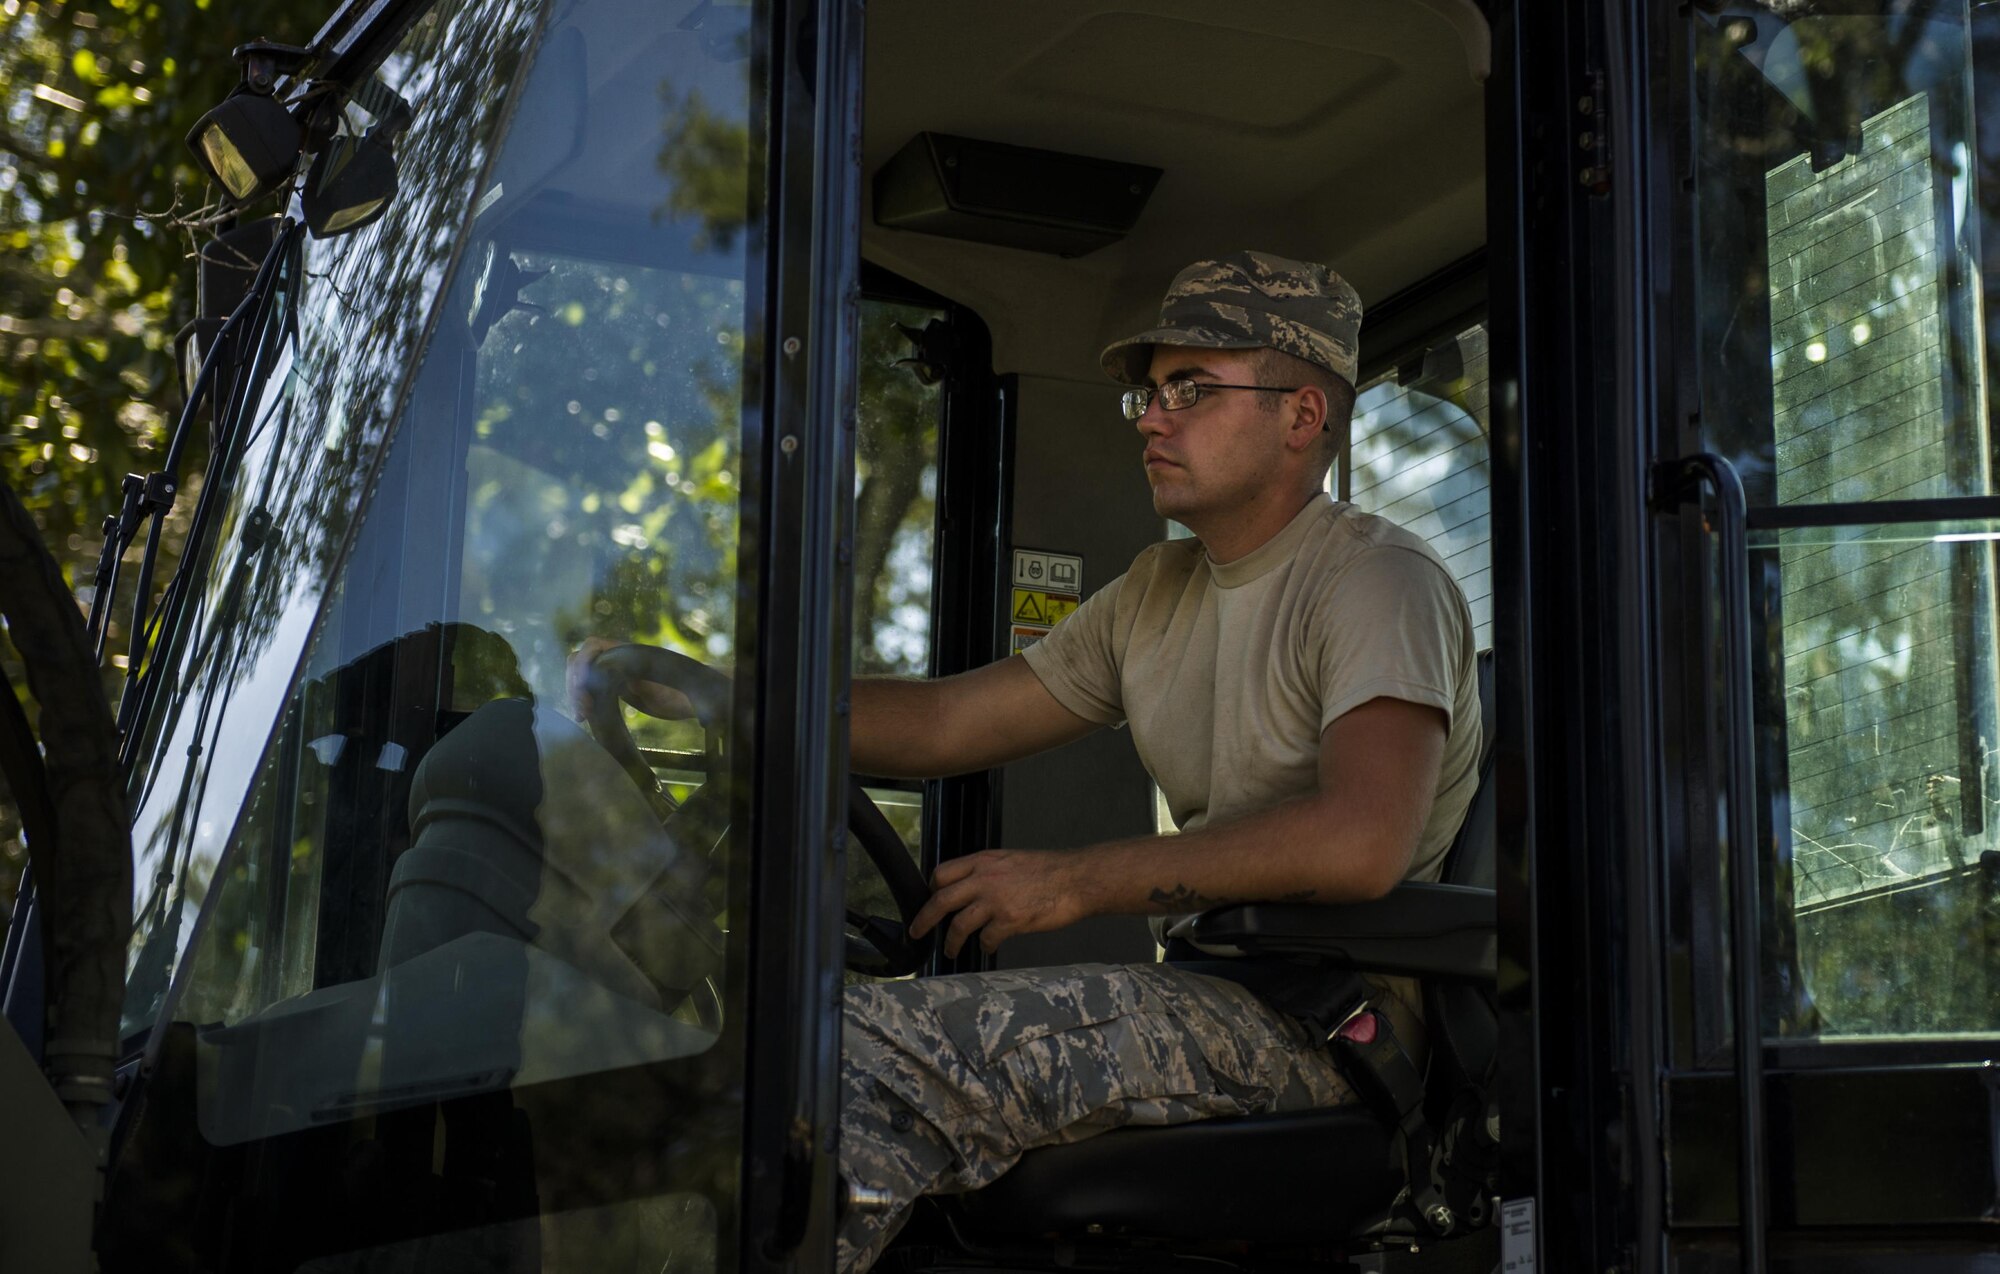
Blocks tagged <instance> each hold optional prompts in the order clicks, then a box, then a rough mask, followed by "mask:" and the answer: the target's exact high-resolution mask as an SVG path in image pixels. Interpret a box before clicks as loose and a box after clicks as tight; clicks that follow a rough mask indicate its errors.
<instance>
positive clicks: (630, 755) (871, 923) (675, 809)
mask: <svg viewBox="0 0 2000 1274" xmlns="http://www.w3.org/2000/svg"><path fill="white" fill-rule="evenodd" d="M635 681H652V682H657V683H658V684H660V685H663V686H665V687H667V688H668V689H670V690H677V691H679V692H680V693H681V694H682V695H683V696H684V697H685V698H686V699H687V701H688V702H689V703H690V704H692V705H693V706H694V712H695V718H696V719H697V720H699V721H700V722H701V725H702V730H703V735H704V745H703V749H702V766H703V769H704V770H705V771H706V773H707V775H708V780H709V781H708V782H705V783H703V784H702V788H701V791H700V792H698V793H696V795H695V796H694V797H693V798H691V799H690V800H689V801H688V803H687V805H685V806H676V805H675V804H674V803H673V801H672V800H671V799H670V798H669V797H668V796H667V794H666V792H665V791H664V790H663V789H662V788H661V786H660V781H659V777H658V776H657V775H656V774H654V772H653V767H652V766H650V765H648V764H647V763H646V758H645V757H644V756H642V755H640V753H639V746H638V744H636V743H634V742H633V741H632V732H631V730H629V729H628V728H626V725H625V714H624V712H623V710H622V709H621V708H620V707H619V701H620V698H621V696H622V692H623V691H624V689H625V688H626V687H627V686H629V685H631V684H632V683H633V682H635ZM584 687H585V689H586V690H587V691H588V692H589V694H590V711H589V712H588V713H587V714H586V718H585V719H586V722H587V724H588V725H589V726H590V732H591V734H592V735H594V736H595V737H596V739H597V741H598V743H599V744H600V745H602V746H603V748H604V750H605V751H607V752H609V753H610V754H611V756H612V758H613V759H615V760H616V761H617V762H618V764H619V765H621V766H623V767H624V769H625V772H626V773H627V774H629V775H631V776H632V781H633V782H634V783H636V784H637V785H638V787H639V790H640V791H641V792H643V793H645V794H646V799H647V800H649V801H651V802H652V803H653V808H654V809H655V810H656V811H658V812H659V814H660V816H661V822H662V823H663V824H664V825H666V826H668V827H669V828H671V827H672V826H673V825H674V824H675V822H676V821H678V820H681V819H685V818H689V817H692V816H693V814H694V811H695V807H696V804H697V802H701V801H702V796H703V794H706V793H719V792H721V791H722V787H723V785H722V784H720V783H718V782H716V781H715V780H716V779H718V778H720V777H722V776H723V775H724V774H726V773H727V761H726V759H725V757H724V755H723V743H722V727H723V725H724V724H725V723H726V722H727V720H728V718H729V700H730V690H731V686H730V679H729V677H728V675H727V674H725V673H722V672H719V671H717V670H716V669H714V668H710V667H709V666H708V665H706V664H704V663H701V662H699V661H697V660H694V659H690V658H688V657H687V656H686V655H683V654H680V653H679V652H677V651H672V650H663V649H661V648H660V647H658V646H640V645H625V646H614V647H612V648H611V649H609V650H607V651H604V652H603V653H602V654H600V655H598V656H597V657H596V658H595V659H594V660H592V661H591V666H590V670H589V672H588V674H587V675H586V677H585V679H584ZM715 800H716V798H714V797H711V798H710V801H708V802H703V805H704V807H705V808H707V809H708V814H709V816H710V817H719V818H720V819H721V820H722V823H723V824H726V820H727V811H726V810H723V811H717V810H714V809H713V808H712V805H713V803H714V802H715ZM718 830H719V828H718ZM847 830H848V834H849V835H850V836H851V837H852V838H853V839H854V840H855V841H858V842H859V843H860V845H861V848H862V850H863V852H865V853H866V854H867V855H868V860H869V862H871V863H873V864H874V866H875V870H876V871H877V872H879V873H880V874H881V877H882V881H883V883H884V884H886V885H887V886H888V887H889V894H890V896H891V897H893V898H894V899H895V900H896V910H897V911H898V912H900V913H901V918H900V919H899V920H891V919H889V918H887V917H884V916H869V915H863V914H861V913H860V912H857V911H855V910H853V909H851V908H850V909H848V911H847V924H848V929H849V932H848V934H847V967H848V968H849V969H852V970H854V971H855V972H857V973H867V974H873V975H876V976H879V977H901V976H903V975H905V974H910V973H915V972H916V971H917V970H918V968H919V967H921V966H922V964H923V961H924V957H925V955H926V954H927V953H928V950H929V947H930V946H931V942H930V941H925V942H918V943H913V942H911V941H910V940H909V937H908V929H909V925H910V922H911V921H912V920H914V919H916V915H917V912H918V911H919V910H921V909H922V907H923V905H924V902H925V901H926V900H927V899H928V898H929V897H930V892H931V891H930V887H929V886H928V885H926V884H925V883H924V877H923V873H922V872H920V871H919V870H918V869H917V864H916V863H915V862H914V861H912V859H911V858H910V853H909V851H908V850H907V849H905V848H904V846H903V838H902V837H901V836H898V835H897V834H896V829H895V828H894V827H892V826H890V824H889V820H888V818H887V817H886V816H885V815H884V814H883V813H882V810H881V808H880V807H879V806H877V805H876V804H875V802H874V800H873V799H871V798H870V797H869V795H868V793H867V792H866V791H864V790H863V789H862V787H861V783H860V781H859V780H856V779H853V778H850V779H849V780H848V785H847ZM717 839H719V836H718V837H717ZM710 843H714V842H713V841H711V842H710ZM933 941H934V939H933Z"/></svg>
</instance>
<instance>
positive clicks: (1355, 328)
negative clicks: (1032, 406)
mask: <svg viewBox="0 0 2000 1274" xmlns="http://www.w3.org/2000/svg"><path fill="white" fill-rule="evenodd" d="M1360 333H1361V297H1360V296H1359V295H1357V294H1356V293H1355V291H1354V289H1353V288H1352V287H1350V286H1348V282H1347V280H1346V279H1343V278H1341V277H1340V276H1339V275H1338V274H1336V273H1334V272H1333V271H1332V270H1330V269H1328V268H1327V267H1325V266H1323V265H1317V264H1314V263H1313V262H1310V261H1293V260H1289V259H1287V258H1285V257H1275V256H1272V255H1271V254H1270V253H1268V252H1232V253H1231V254H1229V255H1228V256H1226V257H1220V258H1217V259H1216V260H1213V261H1197V262H1195V263H1194V264H1193V265H1191V266H1189V267H1188V268H1187V269H1185V270H1182V271H1181V272H1180V273H1179V274H1177V275H1175V276H1174V281H1173V283H1172V284H1171V285H1170V286H1169V287H1168V288H1167V297H1166V299H1165V300H1164V301H1162V302H1160V322H1159V325H1158V326H1156V327H1154V328H1151V329H1150V330H1148V331H1144V332H1141V333H1139V334H1138V335H1137V336H1128V337H1126V338H1125V339H1124V340H1122V341H1119V342H1117V343H1116V344H1114V345H1111V346H1109V347H1108V348H1106V349H1105V351H1104V354H1103V356H1102V358H1103V363H1104V370H1105V372H1106V373H1107V374H1108V375H1109V376H1110V377H1111V379H1113V380H1116V381H1120V382H1123V383H1124V384H1127V385H1137V384H1140V383H1141V382H1143V381H1144V380H1145V379H1146V372H1147V369H1148V367H1149V366H1150V364H1151V362H1152V358H1153V349H1152V347H1153V346H1155V345H1192V346H1195V347H1197V348H1201V349H1275V350H1279V351H1281V352H1283V353H1286V354H1291V355H1294V356H1296V357H1298V358H1303V359H1305V360H1306V361H1307V362H1308V363H1313V364H1315V365H1317V366H1320V367H1324V368H1326V369H1327V370H1328V371H1330V372H1333V373H1336V374H1337V375H1339V376H1340V377H1341V378H1342V379H1344V380H1345V381H1346V382H1347V383H1348V384H1349V385H1353V384H1354V380H1355V375H1356V371H1357V367H1358V362H1359V358H1360V355H1359V353H1358V351H1359V349H1360V345H1359V337H1360Z"/></svg>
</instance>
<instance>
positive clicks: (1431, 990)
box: [938, 651, 1498, 1248]
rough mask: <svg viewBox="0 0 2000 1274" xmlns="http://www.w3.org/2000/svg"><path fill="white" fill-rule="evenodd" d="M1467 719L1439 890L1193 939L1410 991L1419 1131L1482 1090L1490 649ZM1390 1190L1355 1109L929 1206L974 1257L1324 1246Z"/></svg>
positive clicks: (1382, 1146) (1183, 1136)
mask: <svg viewBox="0 0 2000 1274" xmlns="http://www.w3.org/2000/svg"><path fill="white" fill-rule="evenodd" d="M1479 704H1480V713H1481V718H1482V720H1481V725H1482V733H1483V738H1482V740H1481V752H1480V760H1479V786H1478V789H1477V791H1476V793H1475V795H1474V796H1473V800H1472V804H1471V805H1470V806H1469V807H1468V809H1467V811H1466V817H1465V822H1464V824H1463V826H1462V827H1461V828H1460V830H1459V834H1458V837H1457V839H1456V840H1455V841H1454V842H1453V844H1452V847H1451V850H1450V851H1449V853H1448V854H1447V856H1446V859H1445V868H1444V873H1443V881H1442V883H1440V884H1436V885H1423V884H1405V885H1403V886H1400V887H1398V888H1397V889H1396V890H1395V891H1393V892H1392V893H1391V894H1390V895H1389V896H1388V897H1386V898H1383V899H1379V900H1377V901H1375V902H1370V903H1361V904H1351V905H1333V906H1311V905H1304V904H1286V905H1280V904H1265V905H1250V906H1235V907H1224V908H1218V909H1216V910H1215V911H1211V912H1208V913H1205V914H1204V915H1203V916H1202V917H1201V918H1200V920H1199V921H1198V922H1197V927H1196V936H1197V939H1198V941H1199V942H1200V943H1201V945H1202V946H1204V947H1227V946H1235V947H1237V948H1238V949H1239V950H1242V951H1244V952H1245V953H1246V954H1261V953H1269V954H1279V953H1283V954H1289V955H1293V956H1301V955H1303V956H1310V957H1314V958H1317V959H1319V960H1320V961H1322V962H1323V963H1324V964H1325V965H1326V966H1327V967H1328V969H1329V970H1330V971H1331V970H1339V969H1357V970H1360V971H1363V972H1375V973H1395V974H1415V975H1417V976H1419V977H1421V978H1422V979H1423V985H1424V1003H1425V1020H1426V1024H1427V1026H1428V1028H1429V1034H1430V1044H1431V1057H1430V1065H1429V1071H1428V1075H1427V1079H1426V1105H1425V1109H1426V1112H1427V1115H1428V1116H1430V1117H1431V1118H1432V1120H1433V1124H1434V1125H1435V1123H1436V1122H1437V1121H1438V1120H1441V1119H1443V1118H1444V1117H1445V1116H1446V1115H1447V1112H1448V1110H1450V1109H1452V1108H1453V1107H1454V1103H1455V1102H1456V1103H1457V1105H1456V1109H1457V1110H1459V1112H1460V1113H1461V1114H1463V1113H1464V1110H1465V1107H1464V1104H1463V1100H1464V1099H1463V1090H1464V1088H1465V1086H1466V1084H1467V1083H1468V1078H1469V1080H1470V1082H1471V1083H1472V1084H1474V1085H1477V1084H1478V1083H1480V1082H1481V1081H1483V1080H1485V1079H1486V1078H1488V1077H1489V1076H1490V1074H1491V1067H1492V1064H1493V1059H1494V1055H1495V1052H1496V1049H1497V1029H1496V1014H1495V1010H1494V1005H1493V998H1492V996H1493V986H1494V972H1495V963H1496V957H1497V945H1498V944H1497V937H1496V930H1495V919H1494V908H1493V884H1494V879H1495V864H1494V859H1495V843H1494V818H1493V815H1494V792H1493V786H1494V785H1493V781H1492V779H1493V734H1494V731H1493V653H1492V652H1491V651H1482V652H1480V655H1479ZM1329 976H1336V975H1335V974H1333V973H1331V972H1330V974H1329ZM1472 1117H1473V1118H1483V1117H1484V1116H1483V1112H1481V1111H1478V1110H1475V1111H1474V1113H1473V1115H1472ZM1404 1182H1405V1173H1404V1167H1403V1161H1402V1155H1401V1152H1400V1149H1399V1145H1398V1139H1397V1138H1396V1136H1395V1128H1394V1126H1393V1122H1392V1121H1391V1120H1389V1119H1387V1118H1385V1117H1384V1116H1383V1115H1382V1114H1380V1113H1378V1112H1377V1111H1376V1110H1375V1109H1372V1108H1371V1107H1369V1106H1367V1105H1363V1104H1354V1105H1348V1106H1342V1107H1337V1108H1335V1109H1331V1110H1319V1111H1311V1112H1306V1113H1302V1114H1282V1115H1253V1116H1248V1117H1245V1118H1241V1119H1216V1120H1205V1121H1202V1122H1199V1123H1191V1124H1181V1125H1177V1126H1174V1127H1167V1128H1157V1127H1145V1128H1139V1127H1128V1128H1123V1129H1119V1130H1117V1131H1115V1132H1109V1133H1105V1134H1102V1135H1100V1136H1097V1137H1092V1138H1090V1139H1088V1140H1085V1141H1080V1142H1075V1143H1073V1144H1070V1145H1064V1146H1051V1147H1048V1148H1046V1149H1042V1150H1034V1151H1030V1152H1029V1153H1028V1154H1026V1155H1024V1156H1022V1158H1021V1162H1020V1163H1019V1164H1018V1165H1016V1166H1015V1167H1014V1168H1013V1169H1012V1170H1011V1171H1009V1172H1008V1173H1007V1174H1006V1175H1005V1176H1003V1177H1001V1178H1000V1179H999V1180H998V1181H996V1182H994V1183H993V1184H992V1185H990V1186H987V1187H986V1188H984V1189H982V1190H978V1191H975V1192H973V1193H970V1194H965V1195H957V1196H949V1197H945V1198H941V1199H939V1200H938V1204H939V1206H941V1207H942V1208H943V1209H944V1210H945V1212H946V1214H947V1216H948V1217H949V1219H950V1221H951V1223H952V1225H953V1227H954V1229H956V1230H957V1232H958V1233H959V1234H960V1235H961V1236H962V1237H964V1238H965V1239H966V1240H968V1241H970V1242H972V1243H975V1244H978V1245H980V1246H982V1247H985V1246H992V1247H995V1248H1003V1247H1008V1246H1016V1245H1018V1244H1019V1243H1020V1242H1021V1240H1022V1239H1024V1238H1026V1237H1028V1236H1047V1235H1062V1236H1082V1235H1091V1236H1096V1235H1114V1236H1115V1235H1122V1236H1128V1237H1148V1238H1164V1239H1226V1240H1242V1241H1249V1242H1261V1243H1274V1244H1276V1243H1315V1244H1324V1243H1337V1242H1339V1241H1341V1240H1343V1239H1348V1238H1351V1237H1354V1236H1357V1235H1359V1234H1361V1233H1363V1232H1364V1231H1366V1230H1368V1229H1369V1228H1370V1227H1373V1226H1376V1225H1378V1224H1379V1223H1381V1222H1382V1221H1383V1219H1384V1217H1385V1216H1386V1214H1387V1212H1388V1210H1389V1208H1390V1206H1391V1204H1392V1202H1393V1201H1394V1200H1395V1199H1396V1196H1397V1195H1398V1193H1399V1192H1400V1191H1401V1190H1402V1189H1403V1186H1404ZM1479 1206H1481V1207H1483V1206H1484V1198H1483V1193H1482V1197H1481V1199H1480V1202H1479ZM1459 1226H1460V1228H1463V1227H1464V1220H1463V1219H1462V1218H1461V1220H1460V1222H1459Z"/></svg>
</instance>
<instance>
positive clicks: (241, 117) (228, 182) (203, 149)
mask: <svg viewBox="0 0 2000 1274" xmlns="http://www.w3.org/2000/svg"><path fill="white" fill-rule="evenodd" d="M187 144H188V149H189V150H191V151H193V152H194V157H195V160H196V161H197V162H198V163H200V165H201V167H202V170H203V171H204V172H206V173H207V174H208V175H209V176H210V177H211V178H212V179H214V181H215V183H216V184H217V185H219V186H221V187H222V189H223V192H224V193H225V194H227V195H228V196H229V199H230V202H231V203H235V204H239V205H240V204H246V203H249V202H250V201H251V200H253V199H257V198H259V197H260V196H263V195H267V194H269V193H271V192H272V191H273V190H276V189H277V188H278V187H279V186H282V185H283V184H284V183H285V182H286V181H288V180H289V179H290V178H291V175H292V173H293V172H295V171H296V170H297V169H298V166H299V154H300V152H301V150H302V149H303V148H304V145H305V130H304V129H303V128H302V127H300V125H299V122H298V121H297V120H296V119H293V118H292V113H291V112H290V111H288V110H286V109H285V108H284V106H283V105H282V104H280V103H279V102H278V100H277V99H276V98H272V97H266V96H264V95H263V94H261V93H254V92H251V93H237V94H235V95H234V96H232V97H229V98H227V99H225V100H224V101H223V103H222V105H220V106H218V107H216V108H215V109H214V110H212V111H210V112H209V113H208V114H206V115H204V116H202V117H201V120H200V122H199V123H197V124H196V125H195V126H194V131H193V132H191V133H189V134H188V138H187Z"/></svg>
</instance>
